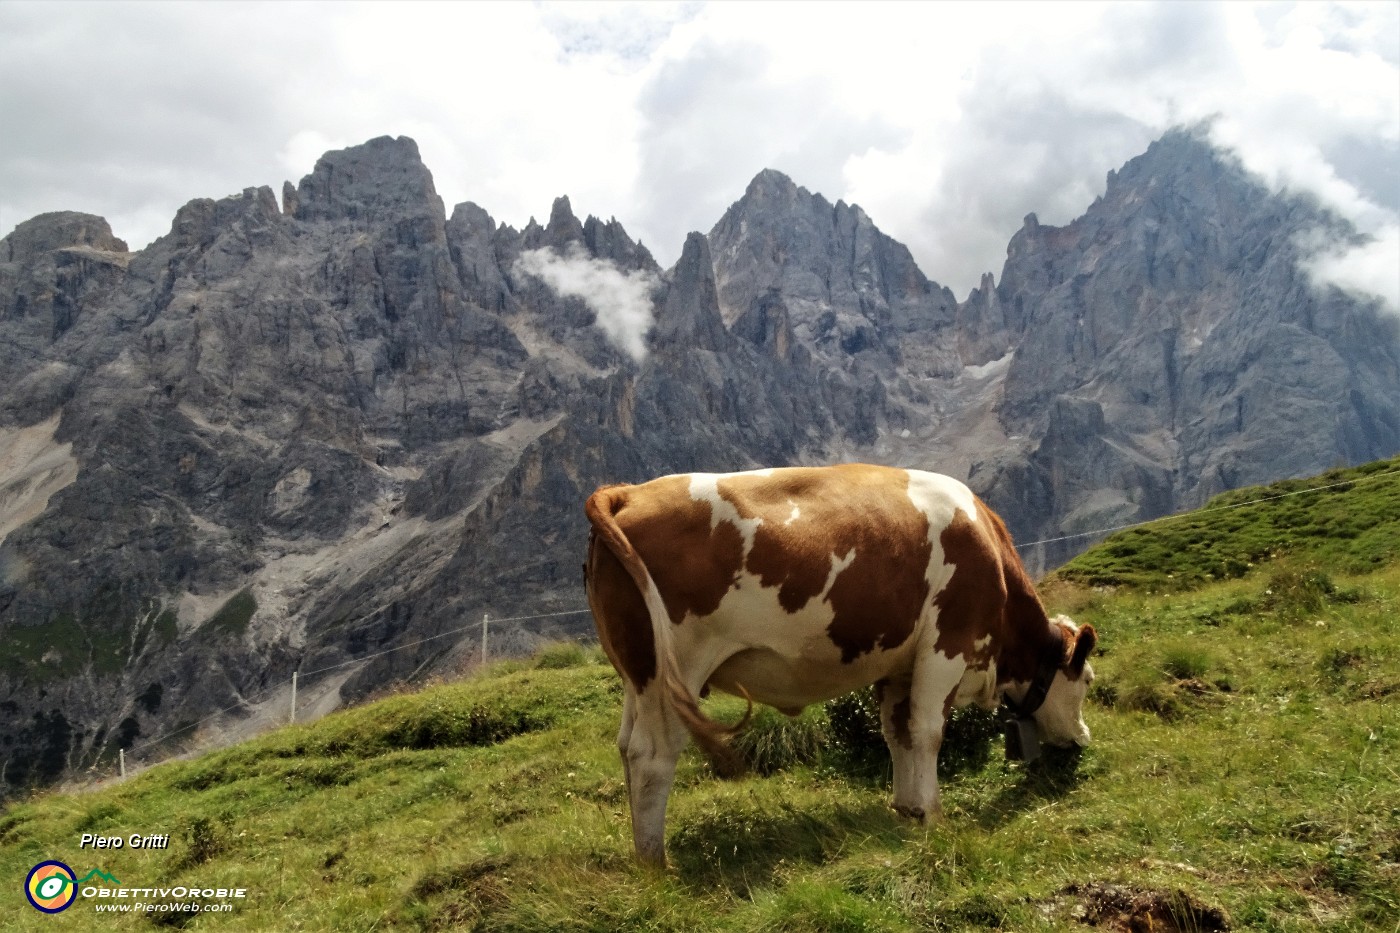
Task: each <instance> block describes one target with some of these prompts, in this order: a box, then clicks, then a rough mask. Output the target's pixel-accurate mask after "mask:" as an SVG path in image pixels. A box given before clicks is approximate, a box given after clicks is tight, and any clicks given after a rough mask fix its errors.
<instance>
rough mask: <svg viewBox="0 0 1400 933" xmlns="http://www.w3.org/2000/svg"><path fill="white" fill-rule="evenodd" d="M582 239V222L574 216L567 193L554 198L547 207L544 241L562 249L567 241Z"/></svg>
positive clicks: (548, 244)
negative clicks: (547, 217) (551, 203)
mask: <svg viewBox="0 0 1400 933" xmlns="http://www.w3.org/2000/svg"><path fill="white" fill-rule="evenodd" d="M582 239H583V224H581V223H579V219H578V218H577V217H575V216H574V210H573V207H572V205H570V204H569V198H568V196H567V195H561V196H559V197H557V198H555V199H554V204H553V205H552V206H551V207H550V209H549V223H548V224H547V225H546V226H545V228H544V242H545V245H547V246H553V247H554V248H555V249H559V250H563V249H564V247H565V246H567V245H568V244H569V243H572V242H576V241H578V240H582Z"/></svg>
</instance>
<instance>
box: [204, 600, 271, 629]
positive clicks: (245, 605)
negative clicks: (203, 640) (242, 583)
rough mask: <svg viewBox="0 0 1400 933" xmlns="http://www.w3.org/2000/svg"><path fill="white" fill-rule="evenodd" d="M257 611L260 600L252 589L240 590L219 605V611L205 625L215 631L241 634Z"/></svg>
mask: <svg viewBox="0 0 1400 933" xmlns="http://www.w3.org/2000/svg"><path fill="white" fill-rule="evenodd" d="M257 611H258V601H257V599H255V598H254V597H253V593H252V591H251V590H239V591H238V592H237V593H235V594H234V595H233V596H231V597H230V598H229V600H228V602H226V603H224V604H223V605H222V606H220V607H219V611H218V612H216V613H214V614H213V615H212V616H210V617H209V621H207V622H205V623H204V626H205V627H206V628H208V629H210V630H212V631H214V632H221V633H228V634H232V635H241V634H242V633H243V632H244V631H245V630H246V629H247V628H248V623H249V622H251V621H252V619H253V613H255V612H257Z"/></svg>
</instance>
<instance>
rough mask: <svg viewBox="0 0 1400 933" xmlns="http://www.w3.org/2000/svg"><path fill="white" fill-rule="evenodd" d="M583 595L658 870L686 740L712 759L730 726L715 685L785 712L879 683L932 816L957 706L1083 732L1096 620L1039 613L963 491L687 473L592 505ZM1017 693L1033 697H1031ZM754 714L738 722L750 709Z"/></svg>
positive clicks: (894, 732) (906, 763)
mask: <svg viewBox="0 0 1400 933" xmlns="http://www.w3.org/2000/svg"><path fill="white" fill-rule="evenodd" d="M586 511H587V513H588V518H589V521H590V522H591V523H592V526H593V529H592V534H591V536H590V540H589V549H588V563H587V565H586V568H585V569H586V577H587V586H588V601H589V605H590V606H591V607H592V610H593V617H594V621H595V623H596V625H597V627H598V637H599V639H600V640H601V642H602V645H603V649H604V650H605V651H606V652H607V655H608V657H609V658H610V659H611V660H612V663H613V666H614V667H616V668H617V671H618V673H619V674H621V675H622V679H623V682H624V686H625V700H624V705H623V712H622V729H621V731H620V732H619V733H618V740H617V744H618V749H619V750H620V751H621V753H622V763H623V771H624V773H625V775H626V779H627V788H628V795H629V798H630V804H631V809H632V834H633V840H634V842H635V844H636V849H637V855H638V856H639V857H640V858H641V859H642V860H643V861H646V862H649V863H653V864H658V865H662V864H665V859H666V856H665V819H666V800H667V797H668V796H669V795H670V790H671V784H672V781H673V779H674V776H675V770H676V761H677V758H678V757H679V755H680V752H681V749H682V748H683V747H684V746H685V743H686V741H687V737H688V736H690V737H694V738H695V739H696V741H697V742H698V743H699V744H700V745H701V746H702V747H703V748H704V749H705V750H706V751H707V752H708V753H709V754H710V755H711V758H712V759H714V760H716V762H717V763H719V764H723V762H725V761H726V760H728V759H727V753H728V749H727V746H726V744H725V739H726V738H727V737H728V735H729V733H730V732H732V731H733V730H732V729H731V728H728V727H724V726H721V725H719V724H717V723H715V722H714V721H713V720H711V719H709V718H708V717H706V716H705V715H704V713H703V712H701V710H700V708H699V705H698V703H697V700H696V697H697V695H703V692H704V691H706V690H708V689H709V688H715V689H718V690H723V691H725V692H727V693H732V694H735V695H738V696H744V697H748V698H750V699H751V700H753V701H758V702H762V703H767V704H770V705H772V706H775V707H777V708H778V709H780V710H783V711H784V712H787V713H790V714H796V713H797V712H798V711H800V710H801V709H802V708H803V707H804V706H807V705H808V704H810V703H816V702H820V701H823V700H827V699H830V698H832V697H837V696H840V695H842V694H845V693H848V692H850V691H852V690H856V689H859V688H861V687H864V686H866V685H868V684H872V683H873V684H876V685H877V687H878V690H879V694H880V698H881V701H880V714H881V722H882V725H883V731H884V735H885V740H886V742H887V743H888V745H889V748H890V753H891V755H892V757H893V761H894V802H893V806H894V808H895V810H897V811H898V812H900V813H902V814H904V815H906V816H910V817H913V818H915V819H917V820H920V821H922V820H924V819H926V818H928V817H937V816H941V813H942V811H941V809H940V806H939V799H938V773H937V762H938V748H939V745H940V743H941V741H942V737H943V726H944V723H945V722H946V721H947V718H948V714H949V711H950V710H951V709H952V707H953V706H955V705H961V704H965V703H970V702H976V703H980V704H981V705H983V706H985V707H988V708H994V707H995V706H996V705H997V704H998V703H999V702H1000V701H1001V700H1002V699H1003V698H1006V699H1008V700H1009V701H1010V702H1011V703H1012V704H1015V703H1021V704H1023V707H1032V706H1034V707H1036V708H1035V709H1034V710H1031V709H1029V708H1026V709H1025V713H1026V714H1028V715H1031V714H1033V716H1034V721H1035V723H1036V726H1037V731H1038V732H1039V733H1040V735H1041V737H1042V738H1044V739H1045V740H1046V741H1048V742H1050V743H1051V744H1056V745H1070V744H1074V743H1077V744H1080V745H1084V744H1087V743H1088V741H1089V730H1088V728H1086V727H1085V725H1084V720H1083V718H1082V717H1081V707H1082V704H1083V701H1084V695H1085V692H1086V691H1087V689H1088V685H1089V683H1090V682H1091V681H1092V679H1093V671H1092V669H1090V667H1089V666H1088V664H1087V663H1086V659H1087V658H1088V655H1089V652H1090V651H1092V650H1093V648H1094V644H1095V639H1096V636H1095V633H1094V630H1093V628H1092V627H1090V626H1084V627H1083V628H1077V627H1075V625H1074V624H1073V623H1072V622H1070V621H1069V620H1068V619H1065V618H1063V617H1059V618H1057V619H1055V620H1051V619H1050V618H1048V617H1047V615H1046V613H1045V610H1044V608H1043V607H1042V606H1041V603H1040V599H1039V598H1038V597H1037V596H1036V593H1035V590H1034V588H1033V586H1032V585H1031V581H1030V579H1029V577H1028V576H1027V575H1026V572H1025V570H1024V568H1023V567H1022V565H1021V561H1020V558H1019V557H1018V556H1017V554H1016V551H1015V549H1014V548H1013V546H1012V543H1011V538H1010V535H1009V534H1008V533H1007V531H1006V527H1005V526H1004V525H1003V524H1002V522H1001V520H1000V519H999V518H998V517H997V516H996V515H995V514H994V513H993V512H992V510H991V509H989V508H987V506H986V505H985V504H983V503H982V502H981V501H980V500H979V499H978V498H977V497H976V496H975V495H973V494H972V492H971V491H969V490H968V488H967V487H966V486H964V485H963V484H962V483H959V482H957V481H956V480H953V479H950V478H948V477H946V476H939V475H937V474H934V473H925V472H921V471H918V470H901V469H892V468H889V467H880V466H867V465H861V464H849V465H843V466H833V467H821V468H792V469H774V470H757V471H753V472H747V473H729V474H708V473H691V474H686V475H679V476H666V477H662V478H661V479H656V480H653V481H651V482H649V483H644V484H642V485H639V486H627V485H619V486H604V487H602V488H600V489H599V490H598V491H597V492H595V493H594V494H593V495H592V496H591V497H590V498H589V500H588V503H587V506H586ZM1027 694H1032V696H1031V697H1028V696H1027ZM746 718H747V717H746Z"/></svg>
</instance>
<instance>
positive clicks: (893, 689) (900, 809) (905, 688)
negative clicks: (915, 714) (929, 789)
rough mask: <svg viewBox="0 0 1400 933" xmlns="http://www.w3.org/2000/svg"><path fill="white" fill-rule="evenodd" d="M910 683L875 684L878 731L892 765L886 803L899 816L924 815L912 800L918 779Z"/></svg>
mask: <svg viewBox="0 0 1400 933" xmlns="http://www.w3.org/2000/svg"><path fill="white" fill-rule="evenodd" d="M910 688H911V684H910V682H909V680H908V679H907V678H905V679H894V680H882V681H880V682H879V683H877V684H876V685H875V693H876V696H877V697H878V698H879V701H880V731H881V732H882V733H884V736H885V744H886V745H888V746H889V749H890V762H891V764H893V766H894V801H893V802H892V803H891V804H890V806H891V807H892V808H893V809H894V811H895V812H896V813H898V814H899V815H900V816H907V817H910V818H911V819H915V820H919V821H920V822H922V821H923V819H924V815H925V814H924V811H923V810H922V809H921V808H919V807H918V805H917V803H915V801H916V799H917V795H916V794H915V793H914V790H913V788H914V786H915V784H916V783H917V780H918V769H917V766H916V763H915V753H914V738H913V733H912V732H911V731H910V724H911V719H912V717H911V713H912V703H911V698H910V693H911V690H910Z"/></svg>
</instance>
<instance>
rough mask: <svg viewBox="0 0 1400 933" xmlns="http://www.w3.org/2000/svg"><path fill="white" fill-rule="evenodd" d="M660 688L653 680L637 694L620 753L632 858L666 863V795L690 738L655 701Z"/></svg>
mask: <svg viewBox="0 0 1400 933" xmlns="http://www.w3.org/2000/svg"><path fill="white" fill-rule="evenodd" d="M661 689H662V688H661V687H660V686H659V685H658V684H657V683H656V682H655V681H653V682H652V684H651V685H650V686H649V688H648V690H647V691H645V692H643V693H641V694H640V695H638V697H637V699H636V702H635V704H633V709H634V711H635V715H634V716H633V719H632V729H631V733H630V734H629V735H628V736H627V747H626V748H625V749H624V750H623V755H622V758H623V769H624V771H625V773H626V776H627V796H628V802H629V803H630V804H631V809H632V842H633V844H634V845H635V846H636V850H637V858H638V859H640V860H641V861H642V862H644V863H646V864H648V865H653V866H655V867H657V868H664V867H665V865H666V801H667V798H669V797H670V795H671V784H672V783H673V782H674V781H675V777H676V762H677V761H678V760H679V759H680V755H681V750H682V749H684V748H685V743H686V742H687V741H688V740H689V738H690V736H689V734H688V733H687V732H686V730H685V726H684V725H682V724H681V721H680V717H678V716H677V715H676V714H675V712H674V711H672V710H671V709H670V707H669V706H667V705H666V704H664V703H661V702H659V695H660V693H661ZM620 741H621V736H619V742H620Z"/></svg>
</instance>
